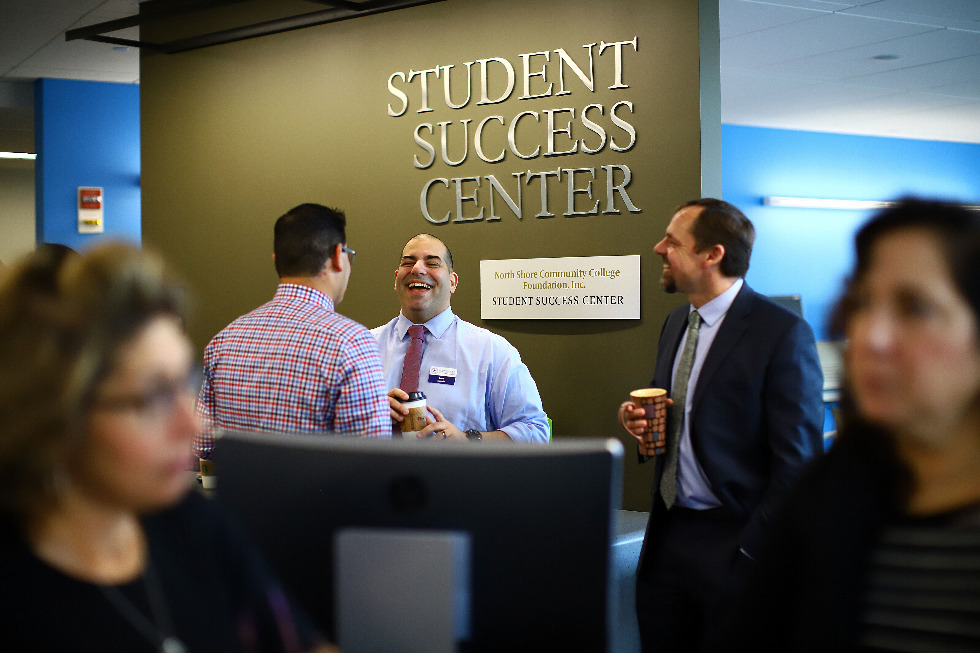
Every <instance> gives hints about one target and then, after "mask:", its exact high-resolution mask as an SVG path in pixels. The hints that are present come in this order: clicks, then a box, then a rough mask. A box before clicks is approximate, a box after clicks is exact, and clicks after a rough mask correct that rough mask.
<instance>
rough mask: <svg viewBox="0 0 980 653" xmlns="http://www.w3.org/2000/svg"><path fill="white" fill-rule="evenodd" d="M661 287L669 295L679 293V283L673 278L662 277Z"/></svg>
mask: <svg viewBox="0 0 980 653" xmlns="http://www.w3.org/2000/svg"><path fill="white" fill-rule="evenodd" d="M660 287H661V288H663V289H664V292H665V293H667V294H668V295H673V294H674V293H676V292H677V282H676V281H675V280H674V278H673V277H667V276H661V277H660Z"/></svg>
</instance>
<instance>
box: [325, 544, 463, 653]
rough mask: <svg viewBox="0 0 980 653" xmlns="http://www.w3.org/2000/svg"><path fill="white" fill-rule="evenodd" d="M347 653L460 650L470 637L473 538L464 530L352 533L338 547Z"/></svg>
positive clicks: (341, 635)
mask: <svg viewBox="0 0 980 653" xmlns="http://www.w3.org/2000/svg"><path fill="white" fill-rule="evenodd" d="M334 565H335V576H334V577H335V579H336V595H335V605H336V606H337V607H336V623H337V638H338V642H337V643H338V644H339V645H340V648H341V650H343V651H344V653H373V652H375V651H377V652H378V653H391V652H392V651H398V652H399V653H456V651H458V643H459V642H460V641H465V640H467V639H469V636H470V605H471V602H470V538H469V535H467V534H466V533H462V532H457V531H437V530H413V529H365V528H350V529H345V530H342V531H340V532H339V533H338V534H337V538H336V542H335V556H334Z"/></svg>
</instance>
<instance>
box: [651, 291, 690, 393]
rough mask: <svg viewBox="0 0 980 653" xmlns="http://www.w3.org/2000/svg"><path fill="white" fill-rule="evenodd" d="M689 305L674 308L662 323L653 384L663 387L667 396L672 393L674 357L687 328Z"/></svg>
mask: <svg viewBox="0 0 980 653" xmlns="http://www.w3.org/2000/svg"><path fill="white" fill-rule="evenodd" d="M689 306H690V305H684V306H682V307H681V308H678V309H675V310H674V312H672V313H671V314H670V315H669V316H667V322H666V324H664V332H663V337H662V343H661V344H662V348H661V350H660V353H659V355H658V356H657V370H656V378H655V379H654V382H653V383H654V385H655V386H656V385H658V384H659V387H662V388H665V389H666V390H667V392H668V396H669V395H670V394H672V386H673V383H674V379H673V377H674V359H675V358H677V348H678V347H680V344H681V338H682V337H683V336H684V330H685V329H687V318H688V315H689V314H690V307H689Z"/></svg>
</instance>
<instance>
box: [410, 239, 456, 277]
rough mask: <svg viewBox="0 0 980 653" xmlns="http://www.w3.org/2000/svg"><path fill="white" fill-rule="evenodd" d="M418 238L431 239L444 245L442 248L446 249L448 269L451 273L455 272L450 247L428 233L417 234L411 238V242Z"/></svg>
mask: <svg viewBox="0 0 980 653" xmlns="http://www.w3.org/2000/svg"><path fill="white" fill-rule="evenodd" d="M416 238H431V239H432V240H438V241H439V242H440V243H442V246H443V247H445V248H446V268H447V269H448V270H449V271H450V272H452V271H453V253H452V252H450V251H449V245H447V244H446V243H445V242H444V241H443V240H442V239H441V238H438V237H436V236H433V235H432V234H426V233H422V234H415V235H414V236H412V237H411V238H409V241H412V240H415V239H416Z"/></svg>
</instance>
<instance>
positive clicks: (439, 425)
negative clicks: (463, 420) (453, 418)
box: [418, 406, 467, 442]
mask: <svg viewBox="0 0 980 653" xmlns="http://www.w3.org/2000/svg"><path fill="white" fill-rule="evenodd" d="M428 409H429V412H430V413H432V416H433V417H435V419H434V420H433V419H432V418H431V417H428V416H427V417H426V421H427V422H428V424H426V427H425V428H424V429H422V430H421V431H419V432H418V437H419V438H432V439H434V440H462V441H464V442H465V441H466V439H467V438H466V434H465V433H463V432H462V431H460V430H459V429H458V428H456V425H455V424H452V423H451V422H449V421H447V420H446V418H445V417H443V414H442V413H441V412H440V411H439V409H438V408H435V407H434V406H428Z"/></svg>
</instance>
